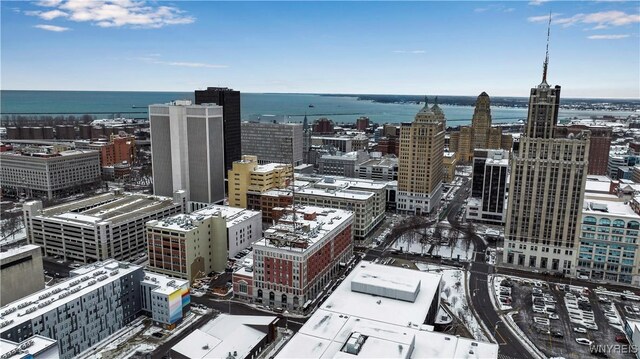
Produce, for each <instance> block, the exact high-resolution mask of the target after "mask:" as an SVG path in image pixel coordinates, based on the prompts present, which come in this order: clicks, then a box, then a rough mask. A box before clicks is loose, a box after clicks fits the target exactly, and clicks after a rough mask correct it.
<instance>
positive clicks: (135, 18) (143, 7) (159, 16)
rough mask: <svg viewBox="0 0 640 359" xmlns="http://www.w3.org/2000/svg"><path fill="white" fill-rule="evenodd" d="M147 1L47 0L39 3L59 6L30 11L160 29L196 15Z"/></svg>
mask: <svg viewBox="0 0 640 359" xmlns="http://www.w3.org/2000/svg"><path fill="white" fill-rule="evenodd" d="M155 4H156V3H155V2H154V3H153V4H150V5H147V4H146V2H145V1H133V0H109V1H87V0H66V1H62V0H44V1H40V2H38V3H37V5H39V6H43V7H48V8H55V9H53V10H49V11H29V12H27V15H30V16H38V17H40V18H41V19H44V20H53V19H55V18H58V17H64V18H67V19H68V20H70V21H74V22H89V23H91V24H94V25H96V26H99V27H104V28H108V27H125V26H126V27H131V28H146V29H156V28H161V27H164V26H168V25H179V24H190V23H193V22H194V21H195V18H194V17H192V16H190V15H187V14H185V12H184V11H182V10H180V9H178V8H177V7H174V6H164V5H162V6H157V5H155Z"/></svg>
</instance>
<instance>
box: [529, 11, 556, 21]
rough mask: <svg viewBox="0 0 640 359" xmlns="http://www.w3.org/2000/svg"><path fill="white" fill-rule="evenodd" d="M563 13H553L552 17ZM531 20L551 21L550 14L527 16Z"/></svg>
mask: <svg viewBox="0 0 640 359" xmlns="http://www.w3.org/2000/svg"><path fill="white" fill-rule="evenodd" d="M560 15H562V14H560V13H552V14H551V19H554V18H556V17H558V16H560ZM527 21H529V22H547V21H549V15H540V16H530V17H528V18H527Z"/></svg>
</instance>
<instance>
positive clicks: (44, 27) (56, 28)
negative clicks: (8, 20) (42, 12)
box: [34, 24, 71, 32]
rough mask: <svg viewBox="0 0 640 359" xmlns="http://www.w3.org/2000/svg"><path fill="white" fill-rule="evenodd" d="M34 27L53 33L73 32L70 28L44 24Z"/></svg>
mask: <svg viewBox="0 0 640 359" xmlns="http://www.w3.org/2000/svg"><path fill="white" fill-rule="evenodd" d="M34 27H35V28H38V29H42V30H47V31H53V32H64V31H68V30H71V29H69V28H68V27H62V26H55V25H44V24H39V25H35V26H34Z"/></svg>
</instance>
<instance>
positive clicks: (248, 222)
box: [146, 205, 262, 281]
mask: <svg viewBox="0 0 640 359" xmlns="http://www.w3.org/2000/svg"><path fill="white" fill-rule="evenodd" d="M146 231H147V245H148V253H149V265H148V268H149V269H150V270H153V271H155V272H159V273H163V274H167V275H170V276H174V277H178V278H184V279H187V280H189V281H193V280H194V279H196V278H201V277H204V276H206V275H207V274H208V273H210V272H212V271H215V272H224V270H225V268H226V266H227V258H229V257H233V256H235V255H236V254H237V253H238V252H240V251H241V250H243V249H245V248H247V247H249V246H251V244H252V243H253V242H255V241H256V240H258V239H260V238H261V236H262V218H261V215H260V212H257V211H251V210H247V209H240V208H233V207H227V206H217V205H212V206H209V207H206V208H203V209H200V210H197V211H195V212H192V213H190V214H181V215H176V216H172V217H168V218H164V219H161V220H156V221H150V222H148V223H147V229H146Z"/></svg>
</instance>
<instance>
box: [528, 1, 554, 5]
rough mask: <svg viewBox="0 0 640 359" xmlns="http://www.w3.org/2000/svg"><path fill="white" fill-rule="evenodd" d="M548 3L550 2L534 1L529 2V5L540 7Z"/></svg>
mask: <svg viewBox="0 0 640 359" xmlns="http://www.w3.org/2000/svg"><path fill="white" fill-rule="evenodd" d="M546 2H549V0H533V1H529V5H533V6H539V5H542V4H544V3H546Z"/></svg>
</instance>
